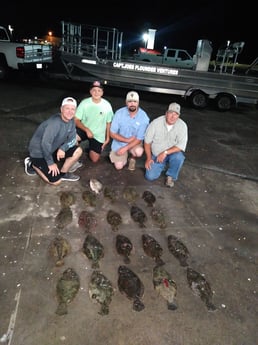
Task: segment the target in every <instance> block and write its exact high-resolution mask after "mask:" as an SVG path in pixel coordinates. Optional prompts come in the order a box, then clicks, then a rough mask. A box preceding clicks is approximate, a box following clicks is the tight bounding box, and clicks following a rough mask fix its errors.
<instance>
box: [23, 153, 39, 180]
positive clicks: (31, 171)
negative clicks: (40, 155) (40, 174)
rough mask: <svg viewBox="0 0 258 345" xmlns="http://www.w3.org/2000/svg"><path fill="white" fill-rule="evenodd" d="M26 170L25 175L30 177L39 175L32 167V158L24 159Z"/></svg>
mask: <svg viewBox="0 0 258 345" xmlns="http://www.w3.org/2000/svg"><path fill="white" fill-rule="evenodd" d="M24 170H25V173H26V174H27V175H29V176H34V175H37V173H36V171H35V170H34V169H33V168H32V166H31V160H30V157H26V158H25V159H24Z"/></svg>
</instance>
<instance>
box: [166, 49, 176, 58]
mask: <svg viewBox="0 0 258 345" xmlns="http://www.w3.org/2000/svg"><path fill="white" fill-rule="evenodd" d="M175 55H176V50H174V49H169V50H168V51H167V57H171V58H174V57H175Z"/></svg>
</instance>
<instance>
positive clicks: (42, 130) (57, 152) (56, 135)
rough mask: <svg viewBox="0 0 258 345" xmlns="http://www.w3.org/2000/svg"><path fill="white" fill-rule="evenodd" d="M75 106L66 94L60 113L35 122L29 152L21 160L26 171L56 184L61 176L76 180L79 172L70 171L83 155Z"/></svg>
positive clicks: (64, 178)
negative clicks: (38, 122)
mask: <svg viewBox="0 0 258 345" xmlns="http://www.w3.org/2000/svg"><path fill="white" fill-rule="evenodd" d="M76 107H77V102H76V100H75V99H74V98H72V97H66V98H64V99H63V101H62V104H61V107H60V113H57V114H55V115H52V116H51V117H50V118H49V119H47V120H45V121H43V122H42V123H41V124H40V125H39V126H38V128H37V129H36V131H35V132H34V134H33V136H32V138H31V140H30V142H29V153H30V156H29V157H27V158H25V160H24V164H25V172H26V174H27V175H29V176H31V175H36V173H37V174H38V175H39V176H40V177H41V178H42V179H43V180H44V181H45V182H47V183H49V184H51V185H58V184H60V182H61V181H62V180H65V181H78V180H79V178H80V177H79V176H77V175H74V174H72V172H73V171H75V170H74V167H75V166H76V168H78V167H79V165H80V164H79V165H78V160H79V158H80V157H81V155H82V149H81V147H79V146H78V145H77V140H76V129H75V122H74V115H75V111H76ZM76 164H77V165H76ZM80 166H81V165H80Z"/></svg>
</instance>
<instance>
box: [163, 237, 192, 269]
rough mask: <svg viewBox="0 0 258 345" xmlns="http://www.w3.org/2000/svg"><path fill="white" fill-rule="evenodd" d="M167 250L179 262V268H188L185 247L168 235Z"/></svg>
mask: <svg viewBox="0 0 258 345" xmlns="http://www.w3.org/2000/svg"><path fill="white" fill-rule="evenodd" d="M167 242H168V250H169V251H170V253H172V254H173V255H174V256H175V258H177V259H178V260H179V263H180V265H181V266H183V267H186V266H188V263H187V260H188V258H189V256H190V253H189V250H188V248H187V247H186V245H185V244H184V243H183V242H182V241H180V240H179V239H178V238H177V237H176V236H174V235H168V238H167Z"/></svg>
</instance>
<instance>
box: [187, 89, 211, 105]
mask: <svg viewBox="0 0 258 345" xmlns="http://www.w3.org/2000/svg"><path fill="white" fill-rule="evenodd" d="M185 98H186V100H187V101H189V103H190V105H191V106H192V107H193V108H196V109H204V108H206V107H207V105H208V101H209V96H208V95H207V94H206V93H205V92H204V91H202V90H197V89H189V90H188V91H187V92H186V94H185Z"/></svg>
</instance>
